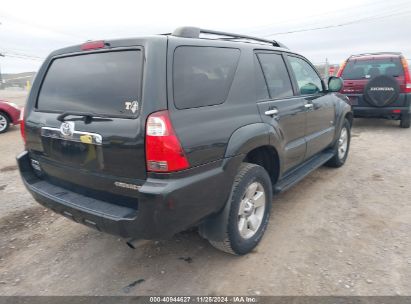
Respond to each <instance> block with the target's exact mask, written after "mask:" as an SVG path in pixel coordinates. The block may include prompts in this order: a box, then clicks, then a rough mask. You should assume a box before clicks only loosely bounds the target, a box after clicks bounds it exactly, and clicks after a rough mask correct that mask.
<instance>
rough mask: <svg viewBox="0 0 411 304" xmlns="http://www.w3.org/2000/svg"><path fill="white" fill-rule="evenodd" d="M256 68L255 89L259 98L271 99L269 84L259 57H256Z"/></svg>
mask: <svg viewBox="0 0 411 304" xmlns="http://www.w3.org/2000/svg"><path fill="white" fill-rule="evenodd" d="M254 67H255V68H254V70H255V79H254V80H255V90H256V95H257V96H256V97H257V100H264V99H269V98H270V95H268V89H267V84H266V83H265V79H264V75H263V71H262V70H261V65H260V63H259V62H258V59H257V57H254Z"/></svg>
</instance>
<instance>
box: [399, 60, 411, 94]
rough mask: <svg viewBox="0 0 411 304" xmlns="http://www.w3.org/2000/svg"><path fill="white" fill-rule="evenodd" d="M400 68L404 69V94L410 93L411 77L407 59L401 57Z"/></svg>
mask: <svg viewBox="0 0 411 304" xmlns="http://www.w3.org/2000/svg"><path fill="white" fill-rule="evenodd" d="M401 63H402V67H403V68H404V76H405V93H411V76H410V70H409V69H408V62H407V59H405V58H404V57H401Z"/></svg>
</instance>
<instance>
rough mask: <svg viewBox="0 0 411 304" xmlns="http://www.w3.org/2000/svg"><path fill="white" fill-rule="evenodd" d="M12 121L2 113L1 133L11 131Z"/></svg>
mask: <svg viewBox="0 0 411 304" xmlns="http://www.w3.org/2000/svg"><path fill="white" fill-rule="evenodd" d="M9 126H10V120H9V118H8V116H7V115H6V114H4V113H2V112H0V133H4V132H6V131H7V130H8V129H9Z"/></svg>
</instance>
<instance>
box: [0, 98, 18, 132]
mask: <svg viewBox="0 0 411 304" xmlns="http://www.w3.org/2000/svg"><path fill="white" fill-rule="evenodd" d="M20 112H21V110H20V109H19V107H18V106H17V105H16V104H14V103H12V102H8V101H5V100H0V133H5V132H6V131H7V130H8V129H9V127H10V124H13V125H16V124H19V123H20Z"/></svg>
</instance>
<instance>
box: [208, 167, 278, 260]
mask: <svg viewBox="0 0 411 304" xmlns="http://www.w3.org/2000/svg"><path fill="white" fill-rule="evenodd" d="M271 202H272V185H271V180H270V177H269V176H268V173H267V171H266V170H265V169H264V168H263V167H261V166H258V165H254V164H249V163H243V164H241V166H240V169H239V171H238V173H237V176H236V178H235V180H234V184H233V187H232V190H231V195H230V200H229V201H228V202H227V204H230V210H229V212H228V213H227V217H228V218H222V219H221V220H222V221H224V223H227V224H226V227H225V229H224V232H223V235H221V236H220V237H219V239H221V241H210V243H211V245H213V246H214V247H216V248H217V249H219V250H222V251H225V252H228V253H231V254H235V255H243V254H247V253H249V252H250V251H252V250H253V249H254V247H256V246H257V244H258V243H259V242H260V240H261V238H262V237H263V234H264V232H265V229H266V228H267V224H268V219H269V215H270V209H271Z"/></svg>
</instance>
